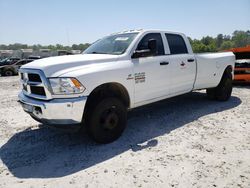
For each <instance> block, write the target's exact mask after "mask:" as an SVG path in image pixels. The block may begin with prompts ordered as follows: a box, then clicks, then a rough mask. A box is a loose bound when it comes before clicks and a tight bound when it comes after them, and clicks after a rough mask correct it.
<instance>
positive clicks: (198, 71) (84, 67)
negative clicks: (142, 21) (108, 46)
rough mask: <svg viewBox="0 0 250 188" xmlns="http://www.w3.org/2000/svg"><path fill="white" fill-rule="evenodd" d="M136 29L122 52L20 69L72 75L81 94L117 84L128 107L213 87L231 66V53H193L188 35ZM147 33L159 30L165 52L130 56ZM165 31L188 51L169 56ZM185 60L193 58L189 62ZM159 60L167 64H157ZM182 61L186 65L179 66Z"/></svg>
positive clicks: (42, 61)
mask: <svg viewBox="0 0 250 188" xmlns="http://www.w3.org/2000/svg"><path fill="white" fill-rule="evenodd" d="M138 32H139V34H138V36H136V38H135V39H134V41H133V42H132V43H131V44H130V46H129V47H128V49H127V50H126V52H125V53H124V54H122V55H104V54H82V55H70V56H60V57H51V58H46V59H40V60H36V61H33V62H32V63H29V64H27V65H24V66H22V69H39V70H41V71H43V72H44V74H45V76H46V77H47V78H49V77H75V78H77V79H78V80H79V81H80V82H81V83H82V84H83V85H84V87H85V88H86V90H85V91H84V92H83V93H82V94H81V96H86V97H87V96H88V95H90V94H91V92H92V91H93V90H94V89H95V88H96V87H98V86H100V85H102V84H105V83H119V84H121V85H122V86H124V88H126V90H127V91H128V94H129V98H130V108H134V107H137V106H141V105H145V104H148V103H151V102H155V101H158V100H161V99H165V98H169V97H172V96H176V95H179V94H183V93H187V92H190V91H192V90H196V89H204V88H210V87H215V86H217V85H218V84H219V82H220V80H221V77H222V74H223V72H224V71H225V69H226V67H227V66H232V68H234V55H233V54H232V53H230V52H227V53H213V54H212V53H209V54H201V55H195V54H193V52H192V49H191V45H190V43H189V41H188V39H187V37H186V36H185V35H183V34H181V33H173V32H167V31H166V32H164V31H158V30H147V31H143V30H142V31H138ZM147 33H161V35H162V38H163V43H164V49H165V55H163V56H157V57H145V58H139V59H132V58H131V56H132V54H133V52H134V51H135V49H136V47H137V44H138V43H139V41H140V39H141V38H142V37H143V36H144V35H146V34H147ZM165 33H172V34H179V35H181V36H182V37H183V39H184V41H185V43H186V46H187V50H188V54H181V55H171V54H170V50H169V46H168V42H167V40H166V38H165V37H164V34H165ZM188 59H194V61H193V62H188V61H187V60H188ZM160 62H169V64H168V65H167V66H160ZM182 63H184V64H185V65H184V66H182V65H181V64H182ZM138 73H140V74H139V75H138ZM143 73H145V75H144V77H145V78H144V81H142V82H139V83H137V82H136V80H135V77H136V76H137V77H138V76H141V77H143ZM142 80H143V78H142Z"/></svg>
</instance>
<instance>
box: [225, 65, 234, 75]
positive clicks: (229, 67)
mask: <svg viewBox="0 0 250 188" xmlns="http://www.w3.org/2000/svg"><path fill="white" fill-rule="evenodd" d="M225 72H227V73H232V72H233V67H232V65H228V66H227V68H226V69H225V71H224V73H225Z"/></svg>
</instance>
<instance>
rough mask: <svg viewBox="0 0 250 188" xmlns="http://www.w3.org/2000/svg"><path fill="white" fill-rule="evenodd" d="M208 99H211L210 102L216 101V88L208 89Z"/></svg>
mask: <svg viewBox="0 0 250 188" xmlns="http://www.w3.org/2000/svg"><path fill="white" fill-rule="evenodd" d="M207 98H209V99H210V100H214V99H215V98H216V96H215V88H210V89H207Z"/></svg>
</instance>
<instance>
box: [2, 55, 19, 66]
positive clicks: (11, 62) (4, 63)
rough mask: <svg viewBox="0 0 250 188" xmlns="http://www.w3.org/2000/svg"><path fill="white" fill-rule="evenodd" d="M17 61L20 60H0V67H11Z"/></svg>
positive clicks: (15, 58)
mask: <svg viewBox="0 0 250 188" xmlns="http://www.w3.org/2000/svg"><path fill="white" fill-rule="evenodd" d="M19 60H20V58H18V57H11V58H5V59H2V60H1V61H0V66H3V65H11V64H14V63H16V62H17V61H19Z"/></svg>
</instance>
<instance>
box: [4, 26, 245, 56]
mask: <svg viewBox="0 0 250 188" xmlns="http://www.w3.org/2000/svg"><path fill="white" fill-rule="evenodd" d="M188 38H189V40H190V43H191V45H192V48H193V51H194V52H195V53H199V52H216V51H223V50H227V49H230V48H236V47H244V46H247V45H250V31H249V30H248V31H241V30H236V31H234V32H233V33H232V35H223V34H218V35H217V36H216V37H211V36H206V37H203V38H202V39H200V40H198V39H191V38H190V37H188ZM89 45H90V44H89V43H85V44H82V43H81V44H73V45H71V46H63V45H61V44H56V45H47V46H46V45H40V44H35V45H27V44H20V43H15V44H9V45H4V44H2V45H0V50H20V49H33V50H39V49H50V50H67V51H70V50H81V51H83V50H85V49H86V48H87V47H89Z"/></svg>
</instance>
